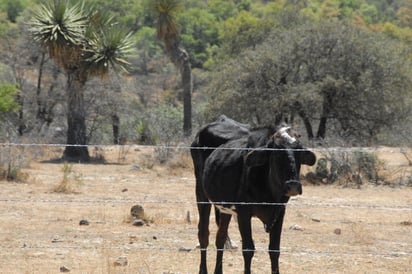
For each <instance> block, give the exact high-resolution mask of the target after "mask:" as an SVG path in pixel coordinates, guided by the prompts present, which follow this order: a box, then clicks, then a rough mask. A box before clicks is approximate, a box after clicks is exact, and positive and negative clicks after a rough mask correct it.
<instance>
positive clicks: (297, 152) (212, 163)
mask: <svg viewBox="0 0 412 274" xmlns="http://www.w3.org/2000/svg"><path fill="white" fill-rule="evenodd" d="M231 121H233V120H231ZM216 124H219V127H223V128H224V127H225V125H226V124H227V123H226V122H223V123H221V122H219V121H217V122H214V123H212V124H210V125H209V126H206V127H204V128H203V129H201V130H200V131H199V133H198V135H197V137H196V140H195V141H194V142H193V144H192V149H191V152H192V158H193V162H194V166H195V176H196V198H197V202H198V210H199V224H198V237H199V243H200V248H201V262H200V270H199V273H201V274H204V273H207V266H206V250H207V246H208V244H209V215H210V209H211V204H210V203H209V201H210V202H212V203H213V204H214V205H215V206H216V207H217V208H219V211H220V213H219V211H218V212H217V214H219V215H220V216H219V217H217V220H218V231H217V235H216V247H217V258H216V266H215V273H222V258H223V248H224V243H225V241H226V239H227V230H228V226H229V223H230V219H231V216H232V215H233V214H236V215H237V220H238V226H239V230H240V234H241V237H242V250H243V258H244V273H250V266H251V261H252V257H253V254H254V250H255V247H254V243H253V239H252V231H251V218H252V217H253V216H256V217H258V218H259V219H260V220H261V221H262V222H263V224H264V226H265V229H266V231H267V232H268V233H269V235H270V243H269V250H270V251H269V255H270V259H271V264H272V268H271V271H272V273H279V270H278V267H279V246H280V235H281V230H282V224H283V217H284V214H285V206H284V204H285V203H287V202H288V200H289V197H290V196H294V195H298V194H301V193H302V186H301V184H300V182H299V173H300V167H301V164H307V165H313V164H314V163H315V161H316V157H315V155H314V154H313V153H312V152H310V151H309V150H306V149H304V148H303V147H302V145H301V144H300V142H299V141H298V140H297V139H296V136H295V135H294V134H292V133H291V130H290V128H289V127H286V126H281V127H277V128H270V127H268V128H261V129H257V130H251V129H250V128H248V127H244V126H243V125H241V124H237V125H238V126H233V125H234V124H230V126H229V127H228V128H227V133H228V132H232V134H228V135H226V136H227V137H230V138H226V139H225V138H223V139H225V140H226V141H224V142H221V141H219V140H221V139H222V138H221V137H222V136H219V134H218V132H220V131H218V132H217V133H216V134H217V137H216V138H215V135H214V134H215V132H214V131H213V130H211V129H212V128H213V127H215V128H216V127H217V126H216ZM235 125H236V124H235ZM239 128H240V129H242V130H240V131H241V132H242V134H239ZM243 129H246V130H243ZM232 130H233V131H232ZM219 143H221V145H220V146H219ZM205 144H214V145H213V147H218V148H217V149H212V150H210V151H209V150H207V149H200V147H202V146H206V145H205Z"/></svg>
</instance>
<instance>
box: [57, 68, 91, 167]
mask: <svg viewBox="0 0 412 274" xmlns="http://www.w3.org/2000/svg"><path fill="white" fill-rule="evenodd" d="M84 85H85V80H84V79H82V75H81V73H80V72H79V71H74V72H72V73H69V74H68V80H67V91H66V92H67V102H68V105H67V109H68V111H67V145H68V146H66V149H65V150H64V155H63V157H64V158H65V159H67V160H69V161H89V160H90V156H89V151H88V149H87V146H86V145H87V132H86V110H85V107H84ZM70 145H75V146H70Z"/></svg>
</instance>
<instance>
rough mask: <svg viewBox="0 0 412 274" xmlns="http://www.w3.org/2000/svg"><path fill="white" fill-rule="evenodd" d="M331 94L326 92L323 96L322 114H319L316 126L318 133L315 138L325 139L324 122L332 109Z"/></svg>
mask: <svg viewBox="0 0 412 274" xmlns="http://www.w3.org/2000/svg"><path fill="white" fill-rule="evenodd" d="M332 96H333V95H332V94H331V93H328V92H326V93H325V94H324V96H323V106H322V114H321V116H320V122H319V127H318V133H317V134H316V138H319V139H325V136H326V122H327V120H328V118H329V115H330V112H331V109H332Z"/></svg>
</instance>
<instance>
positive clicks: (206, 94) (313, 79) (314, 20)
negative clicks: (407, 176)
mask: <svg viewBox="0 0 412 274" xmlns="http://www.w3.org/2000/svg"><path fill="white" fill-rule="evenodd" d="M44 2H45V1H40V0H4V1H1V3H0V111H1V113H2V116H1V118H2V119H1V121H0V122H1V123H2V125H1V129H0V138H1V140H2V141H14V142H15V141H22V140H30V142H41V143H66V141H67V138H66V137H67V136H66V135H67V134H66V131H67V127H68V126H70V125H68V124H67V119H66V118H67V115H68V114H69V113H70V109H69V106H68V104H67V99H66V98H67V90H68V87H67V85H68V82H67V81H68V79H69V78H70V77H69V76H68V72H72V70H71V69H70V68H69V70H68V67H67V65H66V66H64V65H63V66H62V65H61V63H60V64H59V62H57V63H56V60H55V61H53V60H52V58H53V55H50V54H49V52H48V51H46V50H45V49H44V47H41V45H40V44H39V43H37V42H36V41H35V40H34V39H33V35H32V34H33V33H32V32H30V31H29V30H30V21H31V20H32V18H33V16H34V14H35V13H34V11H35V10H36V8H37V7H39V5H40V4H41V3H44ZM64 2H65V1H64ZM76 2H78V1H74V0H72V1H71V3H72V4H74V3H76ZM86 2H87V3H88V4H94V5H92V6H94V7H98V9H99V11H104V12H105V13H106V14H108V15H110V16H112V17H113V19H112V21H111V22H113V24H115V25H117V26H121V27H122V28H123V29H127V30H129V31H130V32H131V33H132V36H131V39H132V40H133V44H134V54H133V55H131V56H129V58H128V62H130V63H131V66H130V68H129V70H128V72H127V73H125V72H120V71H116V70H108V71H104V72H105V74H104V75H106V76H105V77H104V78H96V77H93V76H94V75H93V74H90V73H89V74H87V77H86V79H84V80H85V81H84V83H82V84H84V87H83V88H84V111H85V113H86V115H85V124H86V134H87V143H91V144H112V143H122V142H129V143H165V142H174V141H181V140H182V137H183V136H184V134H183V133H184V132H183V120H184V115H183V113H184V112H183V106H184V104H183V101H184V98H186V97H185V92H184V90H183V89H182V80H184V79H183V78H184V73H183V72H182V68H183V67H182V66H179V64H182V63H181V62H182V61H180V60H179V59H176V58H175V59H173V58H174V56H173V51H170V49H174V50H175V52H178V50H181V51H180V53H184V52H186V53H187V54H188V56H190V65H191V75H192V79H191V80H190V81H193V94H192V98H191V104H192V112H191V113H190V115H191V122H192V123H193V129H196V128H198V127H199V126H200V125H202V124H203V123H205V122H207V121H209V120H211V119H213V117H216V116H217V115H219V114H222V113H224V114H226V115H229V116H232V117H233V118H235V119H237V120H240V121H242V122H246V123H251V124H254V125H258V124H268V123H275V122H279V121H282V120H285V121H287V122H290V123H293V124H296V125H297V126H298V127H300V128H301V129H302V132H305V133H306V134H305V135H306V137H308V138H309V139H316V140H320V141H325V140H326V141H330V140H332V139H333V140H339V142H342V143H344V144H357V145H376V144H397V145H399V144H400V145H404V144H408V143H410V136H411V133H412V126H411V125H412V123H411V119H410V116H411V115H410V114H411V107H412V100H411V99H412V96H411V95H412V94H411V93H412V67H411V61H412V2H411V1H409V0H391V1H389V0H325V1H321V0H305V1H294V0H277V1H264V0H253V1H252V0H233V1H228V0H208V1H204V0H180V1H177V0H158V1H153V0H134V1H129V0H113V1H103V0H90V1H86ZM159 2H170V3H173V4H176V6H174V7H175V9H173V10H172V11H171V15H172V17H171V19H173V23H174V24H175V25H174V26H177V27H178V30H179V32H178V33H176V34H174V35H175V36H173V37H172V38H173V39H174V40H173V39H172V40H170V38H171V36H162V37H159V30H162V29H159V18H160V17H159V13H156V9H155V8H156V7H155V6H154V5H153V3H159ZM157 12H159V10H157ZM114 22H115V23H114ZM163 30H164V29H163ZM167 30H168V31H169V32H168V33H169V34H170V29H167ZM164 38H167V39H169V40H167V39H166V40H165V39H164ZM171 41H172V42H173V43H174V44H173V43H172V44H171ZM168 43H169V44H168ZM88 45H89V44H88ZM168 45H169V48H168ZM173 45H178V46H176V47H175V48H171V46H173ZM165 49H166V50H165ZM168 50H169V51H168ZM165 53H167V54H165ZM87 60H89V59H87ZM179 62H180V63H179ZM186 75H187V74H186ZM183 86H184V85H183ZM183 88H184V87H183ZM13 94H14V95H13ZM186 94H187V92H186ZM10 96H12V98H14V100H10ZM186 103H187V101H186ZM17 106H18V107H17ZM186 114H187V113H186ZM186 118H187V117H186ZM186 118H185V119H186ZM186 122H187V121H186ZM186 130H187V129H186ZM193 132H194V131H193ZM186 133H187V131H186ZM186 135H187V134H186Z"/></svg>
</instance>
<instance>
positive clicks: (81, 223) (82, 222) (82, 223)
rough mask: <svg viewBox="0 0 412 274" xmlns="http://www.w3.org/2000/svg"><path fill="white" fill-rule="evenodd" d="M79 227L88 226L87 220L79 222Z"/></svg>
mask: <svg viewBox="0 0 412 274" xmlns="http://www.w3.org/2000/svg"><path fill="white" fill-rule="evenodd" d="M79 225H89V221H88V220H81V221H80V223H79Z"/></svg>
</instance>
